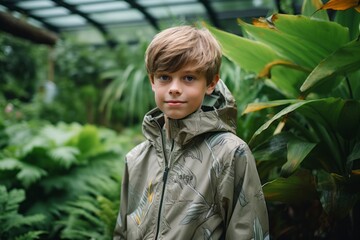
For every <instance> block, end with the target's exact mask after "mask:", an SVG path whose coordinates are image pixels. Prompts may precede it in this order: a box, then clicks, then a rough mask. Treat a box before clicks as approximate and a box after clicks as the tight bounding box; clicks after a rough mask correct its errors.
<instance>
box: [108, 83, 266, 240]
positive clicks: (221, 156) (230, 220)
mask: <svg viewBox="0 0 360 240" xmlns="http://www.w3.org/2000/svg"><path fill="white" fill-rule="evenodd" d="M236 114H237V111H236V105H235V101H234V98H233V97H232V95H231V94H230V92H229V90H228V89H227V88H226V86H225V85H224V83H223V82H222V81H219V83H218V84H217V87H216V89H215V91H214V93H213V94H212V95H211V96H210V97H209V96H207V97H206V99H205V100H204V104H203V106H202V109H199V110H198V111H197V112H195V113H193V114H191V115H189V116H188V117H186V118H185V119H181V120H171V119H170V120H169V121H168V123H167V126H166V129H167V133H168V134H167V135H168V136H165V135H166V134H165V131H164V130H163V129H164V127H163V126H164V117H163V114H162V113H161V112H160V110H159V109H154V110H152V111H150V112H149V113H148V114H147V115H146V116H145V117H144V122H143V133H144V135H145V137H146V139H147V140H146V141H144V142H143V143H141V144H139V145H138V146H136V147H135V148H134V149H133V150H131V151H130V152H129V153H128V154H127V156H126V164H125V172H124V175H123V180H122V189H121V204H120V211H119V215H118V219H117V223H116V227H115V231H114V240H115V239H128V240H138V239H166V240H167V239H169V240H175V239H183V240H189V239H196V240H200V239H215V240H217V239H234V240H243V239H268V238H269V230H268V215H267V209H266V204H265V201H264V195H263V192H262V187H261V183H260V180H259V176H258V172H257V169H256V164H255V161H254V158H253V156H252V153H251V151H250V150H249V148H248V146H247V144H246V143H245V142H244V141H243V140H241V139H240V138H239V137H237V136H236V135H235V127H236Z"/></svg>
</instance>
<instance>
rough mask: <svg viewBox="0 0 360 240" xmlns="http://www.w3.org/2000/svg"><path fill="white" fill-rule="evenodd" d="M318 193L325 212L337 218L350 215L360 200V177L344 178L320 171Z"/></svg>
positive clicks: (318, 173) (318, 174)
mask: <svg viewBox="0 0 360 240" xmlns="http://www.w3.org/2000/svg"><path fill="white" fill-rule="evenodd" d="M316 176H317V191H318V192H319V194H320V202H321V204H322V207H323V209H324V211H325V212H326V213H327V214H328V215H329V216H330V217H335V218H342V217H344V216H346V215H348V213H349V211H350V210H351V209H352V208H353V206H354V205H355V203H356V202H357V201H358V200H359V199H360V188H359V186H360V176H359V175H351V176H350V178H349V177H343V176H340V175H337V174H334V173H328V172H325V171H319V172H317V174H316Z"/></svg>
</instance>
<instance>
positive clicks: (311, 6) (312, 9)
mask: <svg viewBox="0 0 360 240" xmlns="http://www.w3.org/2000/svg"><path fill="white" fill-rule="evenodd" d="M322 4H323V3H322V1H321V0H304V1H303V5H302V8H301V14H302V15H304V16H308V17H312V18H318V19H322V20H325V21H329V16H328V14H327V12H326V11H325V10H322V11H317V10H318V9H320V8H321V6H322Z"/></svg>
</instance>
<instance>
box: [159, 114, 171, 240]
mask: <svg viewBox="0 0 360 240" xmlns="http://www.w3.org/2000/svg"><path fill="white" fill-rule="evenodd" d="M155 122H156V125H157V126H158V128H159V130H160V135H161V144H162V150H163V157H164V162H165V169H164V172H163V179H162V180H163V187H162V192H161V198H160V204H159V212H158V220H157V226H156V234H155V238H154V239H155V240H156V239H157V238H158V236H159V232H160V225H161V212H162V208H163V202H164V196H165V189H166V183H167V179H168V174H169V170H170V164H169V161H168V159H167V157H166V153H165V142H164V136H163V132H162V129H161V126H160V124H159V123H158V122H157V121H155ZM173 148H174V140H173V141H172V143H171V150H170V157H169V158H171V153H172V150H173Z"/></svg>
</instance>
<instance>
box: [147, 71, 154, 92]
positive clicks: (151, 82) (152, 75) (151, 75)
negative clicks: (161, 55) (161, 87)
mask: <svg viewBox="0 0 360 240" xmlns="http://www.w3.org/2000/svg"><path fill="white" fill-rule="evenodd" d="M148 77H149V81H150V84H151V89H152V90H153V91H154V84H155V83H154V74H148Z"/></svg>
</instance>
